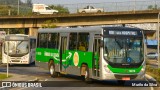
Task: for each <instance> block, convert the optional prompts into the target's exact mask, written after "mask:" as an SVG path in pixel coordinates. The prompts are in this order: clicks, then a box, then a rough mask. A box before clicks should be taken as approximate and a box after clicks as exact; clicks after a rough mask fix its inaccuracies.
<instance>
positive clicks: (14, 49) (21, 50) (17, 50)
mask: <svg viewBox="0 0 160 90" xmlns="http://www.w3.org/2000/svg"><path fill="white" fill-rule="evenodd" d="M7 43H9V50H8V49H7V48H8V44H7ZM7 50H8V54H9V55H15V54H27V53H28V52H29V43H28V41H9V42H8V41H6V42H5V48H4V52H5V53H6V54H7Z"/></svg>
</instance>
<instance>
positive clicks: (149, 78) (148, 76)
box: [145, 74, 156, 81]
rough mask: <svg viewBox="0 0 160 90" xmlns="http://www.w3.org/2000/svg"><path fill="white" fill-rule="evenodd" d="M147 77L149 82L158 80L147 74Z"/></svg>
mask: <svg viewBox="0 0 160 90" xmlns="http://www.w3.org/2000/svg"><path fill="white" fill-rule="evenodd" d="M145 77H146V79H147V80H148V81H156V79H154V78H153V77H152V76H150V75H148V74H145Z"/></svg>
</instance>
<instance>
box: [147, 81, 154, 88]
mask: <svg viewBox="0 0 160 90" xmlns="http://www.w3.org/2000/svg"><path fill="white" fill-rule="evenodd" d="M146 81H148V80H147V79H146ZM148 83H149V81H148ZM150 88H151V90H154V88H153V87H150Z"/></svg>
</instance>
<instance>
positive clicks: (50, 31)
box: [38, 26, 142, 33]
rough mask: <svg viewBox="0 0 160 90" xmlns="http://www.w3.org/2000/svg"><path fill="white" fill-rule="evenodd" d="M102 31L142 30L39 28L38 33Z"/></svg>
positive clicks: (95, 27) (117, 28) (121, 28)
mask: <svg viewBox="0 0 160 90" xmlns="http://www.w3.org/2000/svg"><path fill="white" fill-rule="evenodd" d="M102 30H134V31H135V30H142V29H139V28H131V27H119V26H118V27H100V26H92V27H78V28H41V29H39V30H38V33H54V32H101V31H102Z"/></svg>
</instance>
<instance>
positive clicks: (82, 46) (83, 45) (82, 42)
mask: <svg viewBox="0 0 160 90" xmlns="http://www.w3.org/2000/svg"><path fill="white" fill-rule="evenodd" d="M78 42H79V44H78V48H77V49H78V50H80V51H88V45H89V33H79V34H78Z"/></svg>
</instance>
